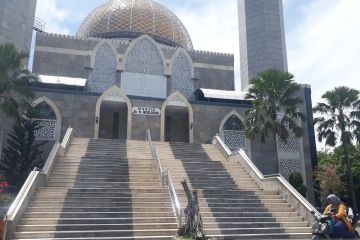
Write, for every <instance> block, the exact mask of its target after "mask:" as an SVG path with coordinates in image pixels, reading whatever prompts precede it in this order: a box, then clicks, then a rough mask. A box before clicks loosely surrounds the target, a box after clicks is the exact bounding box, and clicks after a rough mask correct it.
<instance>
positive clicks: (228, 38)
mask: <svg viewBox="0 0 360 240" xmlns="http://www.w3.org/2000/svg"><path fill="white" fill-rule="evenodd" d="M102 2H104V0H38V8H37V16H38V17H40V18H41V19H43V20H45V21H46V22H47V28H46V31H48V32H55V33H63V34H71V35H73V34H75V33H76V30H77V28H78V27H79V25H80V24H81V22H82V20H83V19H84V18H85V17H86V15H87V14H88V13H90V12H91V10H93V9H94V8H95V7H97V6H99V5H100V4H101V3H102ZM158 2H159V3H161V4H163V5H165V6H166V7H168V8H169V9H170V10H172V11H173V12H174V13H175V14H176V15H177V16H178V17H179V18H180V19H181V21H182V22H183V23H184V25H185V26H186V28H187V29H188V31H189V33H190V36H191V38H192V41H193V44H194V48H195V49H197V50H207V51H214V52H225V53H233V54H235V67H236V73H235V84H236V87H237V88H238V89H240V76H239V50H238V49H239V47H238V27H237V26H238V22H237V9H236V8H237V4H236V0H222V1H219V0H181V1H180V0H177V1H175V0H158ZM283 2H284V19H285V28H286V40H287V51H288V62H289V72H292V73H293V74H295V76H296V79H297V81H298V82H300V83H307V84H310V85H311V86H312V92H313V102H314V104H315V103H316V102H319V101H320V97H321V95H322V94H323V93H324V92H325V91H327V90H330V89H332V88H334V87H336V86H340V85H346V86H349V87H353V88H357V89H360V60H359V56H360V44H359V43H360V30H359V26H360V14H358V10H359V9H360V1H359V0H283Z"/></svg>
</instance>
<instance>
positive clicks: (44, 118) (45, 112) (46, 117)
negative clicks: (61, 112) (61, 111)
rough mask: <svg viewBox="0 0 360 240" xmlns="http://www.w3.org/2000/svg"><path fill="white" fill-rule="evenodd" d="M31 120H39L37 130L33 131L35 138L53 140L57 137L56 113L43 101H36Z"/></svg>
mask: <svg viewBox="0 0 360 240" xmlns="http://www.w3.org/2000/svg"><path fill="white" fill-rule="evenodd" d="M34 108H35V115H34V118H33V120H37V121H39V126H40V127H41V128H40V129H39V130H37V131H36V132H35V140H41V141H55V140H58V139H57V138H59V136H57V135H59V133H58V132H57V130H59V127H60V126H59V123H58V122H57V119H56V113H55V112H54V110H53V109H52V108H51V106H49V104H48V103H47V102H45V101H43V102H40V103H38V104H37V105H36V106H35V107H34Z"/></svg>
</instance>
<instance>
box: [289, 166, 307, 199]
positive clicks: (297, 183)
mask: <svg viewBox="0 0 360 240" xmlns="http://www.w3.org/2000/svg"><path fill="white" fill-rule="evenodd" d="M289 183H290V184H291V185H292V186H293V187H294V188H295V189H296V190H297V191H298V192H299V193H300V194H301V195H303V196H304V197H306V190H307V189H306V186H305V185H304V180H303V177H302V176H301V174H300V173H298V172H293V173H292V174H290V176H289Z"/></svg>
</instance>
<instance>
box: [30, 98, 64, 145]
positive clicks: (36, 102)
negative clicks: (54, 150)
mask: <svg viewBox="0 0 360 240" xmlns="http://www.w3.org/2000/svg"><path fill="white" fill-rule="evenodd" d="M42 102H45V103H46V104H47V105H49V107H50V108H51V109H52V110H53V111H54V113H55V116H56V125H55V130H54V134H55V137H54V138H55V141H60V138H61V113H60V111H59V108H58V107H57V106H56V104H55V103H54V102H53V101H51V100H50V99H49V98H47V97H45V96H43V97H40V98H38V99H36V100H34V101H33V102H32V104H31V105H32V106H33V107H36V106H37V105H39V104H40V103H42Z"/></svg>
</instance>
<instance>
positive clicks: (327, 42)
mask: <svg viewBox="0 0 360 240" xmlns="http://www.w3.org/2000/svg"><path fill="white" fill-rule="evenodd" d="M359 9H360V1H358V0H347V1H338V0H318V1H312V2H310V3H309V4H308V5H306V6H303V16H302V18H301V19H300V21H299V22H298V24H297V26H296V27H295V28H293V29H290V31H289V32H288V34H287V37H288V41H287V43H288V59H289V71H290V72H292V73H294V74H295V76H296V77H297V80H298V81H300V82H302V83H309V84H311V85H312V92H313V104H316V103H317V102H319V101H321V95H322V94H323V93H324V92H325V91H327V90H331V89H333V88H334V87H336V86H341V85H346V86H349V87H352V88H357V89H359V88H360V67H359V63H360V60H359V56H360V44H359V43H360V31H359V26H360V17H359V15H358V10H359Z"/></svg>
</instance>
